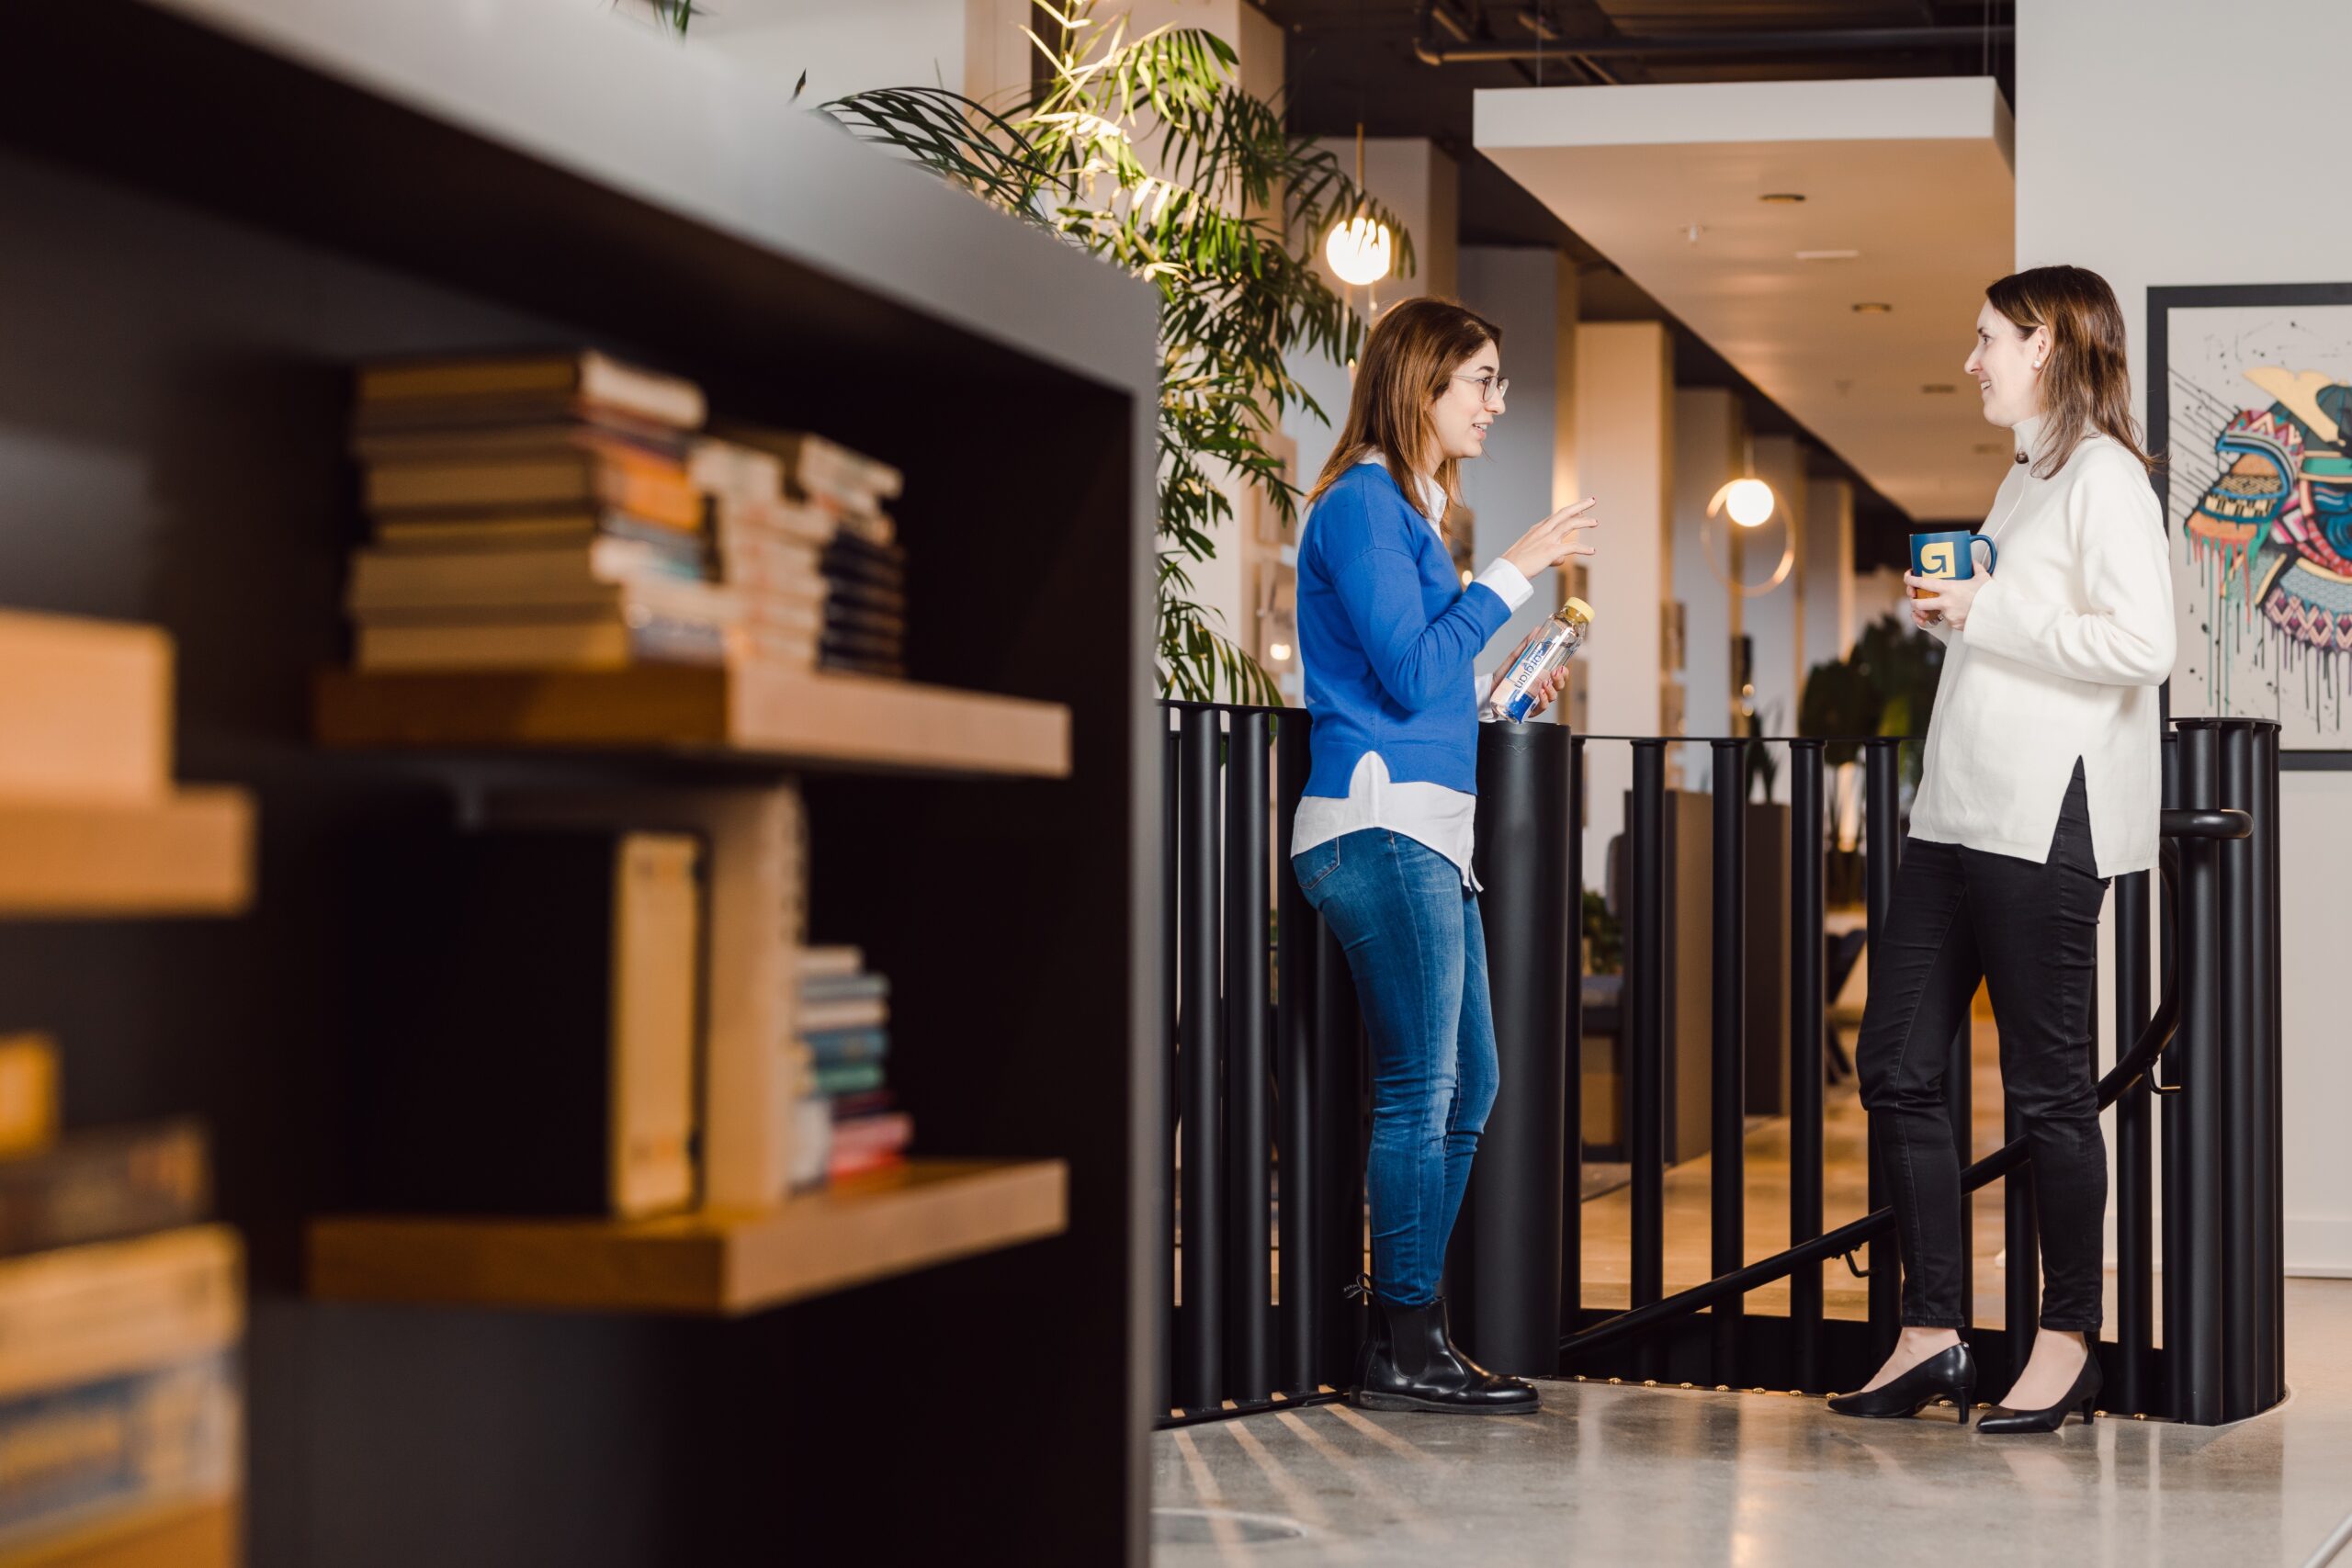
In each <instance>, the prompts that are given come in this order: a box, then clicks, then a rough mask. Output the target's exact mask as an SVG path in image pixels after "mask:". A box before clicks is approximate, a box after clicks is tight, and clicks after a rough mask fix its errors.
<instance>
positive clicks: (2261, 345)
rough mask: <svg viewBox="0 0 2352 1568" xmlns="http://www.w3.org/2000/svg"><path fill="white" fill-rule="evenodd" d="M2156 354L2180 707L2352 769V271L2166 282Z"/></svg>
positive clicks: (2155, 394) (2156, 308)
mask: <svg viewBox="0 0 2352 1568" xmlns="http://www.w3.org/2000/svg"><path fill="white" fill-rule="evenodd" d="M2148 364H2149V367H2150V376H2149V384H2148V438H2149V442H2150V444H2151V446H2152V448H2153V449H2154V450H2155V451H2157V452H2159V453H2162V454H2163V455H2164V457H2165V465H2164V466H2163V467H2162V468H2158V469H2157V471H2156V491H2157V494H2158V495H2159V496H2161V497H2162V498H2163V501H2164V509H2165V529H2166V531H2167V532H2168V533H2169V534H2170V536H2171V540H2172V570H2173V596H2174V603H2175V605H2176V607H2177V614H2178V615H2179V617H2180V625H2179V629H2180V650H2179V653H2178V654H2177V656H2176V660H2175V662H2174V666H2173V675H2172V684H2171V687H2170V703H2171V711H2172V713H2173V714H2174V716H2200V717H2202V716H2217V717H2240V718H2270V719H2277V720H2278V722H2279V724H2280V726H2281V730H2280V736H2279V744H2280V748H2281V752H2282V761H2287V762H2289V763H2290V765H2295V766H2301V767H2323V768H2324V767H2335V768H2347V769H2352V711H2348V710H2352V702H2347V698H2352V283H2323V284H2257V285H2250V286H2245V287H2232V288H2151V289H2149V290H2148Z"/></svg>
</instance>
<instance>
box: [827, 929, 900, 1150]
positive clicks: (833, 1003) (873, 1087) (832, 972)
mask: <svg viewBox="0 0 2352 1568" xmlns="http://www.w3.org/2000/svg"><path fill="white" fill-rule="evenodd" d="M889 1024H890V982H889V979H888V977H887V976H881V975H876V974H873V973H871V972H870V971H868V970H867V969H866V967H865V954H864V953H862V952H860V951H859V950H858V949H856V948H854V947H812V948H809V949H807V950H806V951H804V952H803V953H801V955H800V998H799V1029H800V1042H801V1044H802V1045H803V1046H804V1047H805V1048H806V1050H807V1052H808V1062H807V1067H808V1074H809V1078H808V1087H809V1090H810V1092H811V1094H812V1096H813V1097H814V1098H815V1099H817V1100H822V1101H823V1102H824V1104H825V1110H826V1114H825V1118H824V1121H825V1123H826V1125H827V1127H828V1129H829V1133H828V1136H827V1144H826V1155H825V1165H824V1170H825V1175H826V1177H827V1178H828V1179H834V1180H838V1179H841V1178H842V1177H848V1176H859V1175H863V1174H865V1172H867V1171H872V1170H881V1169H884V1168H888V1167H890V1166H894V1165H899V1164H903V1163H904V1162H905V1160H906V1157H907V1145H908V1144H909V1143H910V1142H911V1141H912V1140H913V1137H914V1122H913V1119H912V1118H910V1116H908V1115H907V1113H906V1112H905V1111H900V1110H899V1108H898V1101H897V1100H896V1099H895V1098H894V1097H893V1096H892V1095H891V1093H890V1089H889V1084H888V1077H887V1076H886V1074H885V1072H884V1063H885V1060H886V1058H887V1057H888V1055H889V1052H890V1028H889Z"/></svg>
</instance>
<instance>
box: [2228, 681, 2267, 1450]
mask: <svg viewBox="0 0 2352 1568" xmlns="http://www.w3.org/2000/svg"><path fill="white" fill-rule="evenodd" d="M2214 739H2215V740H2216V741H2217V742H2218V743H2219V746H2220V750H2221V759H2220V761H2221V795H2220V796H2219V799H2220V803H2221V804H2222V805H2223V806H2226V807H2233V808H2234V809H2236V810H2239V811H2247V812H2250V811H2252V809H2253V808H2254V791H2255V784H2254V731H2253V728H2251V726H2250V725H2249V724H2248V722H2247V721H2245V720H2244V719H2223V720H2221V721H2219V722H2218V723H2216V725H2215V726H2214ZM2255 855H2256V851H2255V843H2254V840H2252V839H2251V838H2246V839H2224V840H2221V842H2220V843H2219V844H2217V845H2216V846H2215V859H2216V860H2217V861H2218V862H2219V863H2220V864H2219V867H2218V873H2219V875H2218V885H2219V886H2218V890H2219V895H2220V898H2221V905H2220V917H2221V918H2220V921H2219V925H2220V930H2219V931H2218V933H2217V934H2218V936H2219V938H2220V942H2221V948H2220V960H2221V963H2220V968H2221V975H2220V980H2221V989H2220V994H2219V996H2218V997H2217V998H2216V1000H2215V1004H2214V1005H2215V1009H2216V1011H2217V1013H2218V1019H2217V1022H2218V1025H2219V1029H2218V1032H2217V1033H2216V1035H2215V1039H2216V1041H2217V1042H2218V1043H2219V1045H2220V1047H2221V1064H2220V1070H2221V1080H2222V1168H2221V1179H2222V1235H2221V1262H2222V1322H2223V1323H2224V1324H2226V1325H2228V1332H2227V1333H2226V1334H2224V1335H2223V1336H2222V1418H2223V1419H2224V1420H2228V1421H2242V1420H2244V1419H2245V1417H2247V1416H2251V1415H2253V1414H2255V1412H2256V1411H2258V1410H2260V1409H2261V1408H2262V1407H2263V1400H2262V1396H2261V1382H2262V1381H2263V1373H2262V1370H2261V1369H2263V1368H2264V1366H2265V1364H2266V1362H2267V1357H2268V1353H2269V1348H2268V1346H2267V1344H2265V1343H2264V1341H2266V1340H2267V1339H2268V1338H2269V1337H2270V1330H2271V1323H2270V1303H2269V1301H2268V1299H2267V1295H2266V1294H2265V1293H2264V1292H2263V1291H2262V1289H2261V1276H2260V1274H2259V1272H2258V1265H2257V1264H2256V1253H2255V1237H2256V1231H2257V1229H2267V1216H2265V1215H2263V1214H2262V1213H2261V1210H2260V1208H2259V1206H2258V1203H2259V1199H2260V1197H2261V1196H2262V1189H2263V1187H2264V1186H2265V1185H2266V1183H2264V1182H2263V1180H2262V1177H2261V1174H2260V1171H2261V1167H2262V1164H2263V1163H2265V1162H2267V1157H2268V1152H2269V1151H2268V1150H2267V1148H2266V1147H2265V1146H2264V1145H2265V1143H2266V1140H2265V1139H2263V1138H2262V1137H2261V1135H2260V1134H2258V1133H2257V1131H2256V1124H2257V1122H2267V1116H2264V1115H2261V1114H2260V1113H2258V1111H2257V1109H2256V1107H2257V1105H2258V1103H2259V1101H2258V1100H2257V1099H2256V1097H2257V1096H2258V1095H2259V1094H2260V1093H2261V1086H2260V1085H2258V1084H2257V1083H2256V1056H2257V1055H2260V1053H2259V1052H2258V1051H2256V1048H2255V1043H2254V1018H2255V998H2256V995H2257V994H2258V993H2259V992H2261V991H2262V989H2263V988H2264V987H2263V986H2262V982H2261V979H2260V977H2259V976H2258V975H2257V972H2256V968H2255V951H2254V950H2255V923H2256V915H2255V903H2254V877H2255V871H2254V863H2255Z"/></svg>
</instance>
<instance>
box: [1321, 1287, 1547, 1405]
mask: <svg viewBox="0 0 2352 1568" xmlns="http://www.w3.org/2000/svg"><path fill="white" fill-rule="evenodd" d="M1373 1316H1374V1327H1373V1329H1372V1332H1371V1333H1370V1334H1369V1335H1367V1336H1366V1337H1365V1339H1364V1348H1363V1353H1362V1354H1361V1355H1360V1356H1359V1357H1358V1358H1357V1365H1358V1366H1359V1367H1360V1368H1361V1369H1362V1375H1361V1376H1359V1377H1358V1378H1357V1380H1356V1387H1355V1390H1354V1392H1353V1393H1351V1394H1350V1395H1349V1396H1348V1403H1350V1404H1353V1405H1355V1406H1356V1407H1357V1408H1358V1409H1361V1410H1438V1411H1454V1412H1457V1413H1462V1414H1473V1415H1487V1414H1510V1413H1520V1414H1524V1413H1525V1412H1528V1411H1532V1410H1533V1409H1534V1408H1535V1407H1536V1404H1537V1400H1536V1394H1535V1387H1534V1385H1533V1384H1532V1383H1529V1382H1522V1381H1521V1380H1520V1379H1518V1378H1507V1377H1501V1376H1498V1375H1497V1374H1496V1373H1493V1372H1490V1371H1487V1370H1486V1369H1485V1368H1484V1367H1481V1366H1480V1365H1478V1363H1477V1362H1476V1361H1474V1360H1472V1359H1470V1358H1469V1357H1467V1356H1464V1355H1463V1354H1462V1353H1461V1352H1460V1351H1459V1350H1456V1349H1455V1348H1453V1340H1452V1339H1451V1338H1450V1337H1448V1335H1447V1333H1446V1324H1445V1298H1444V1297H1442V1296H1440V1297H1438V1298H1437V1299H1436V1300H1434V1301H1431V1302H1430V1303H1429V1304H1428V1305H1427V1306H1417V1307H1408V1306H1398V1305H1397V1303H1395V1302H1391V1301H1386V1300H1383V1299H1379V1298H1375V1299H1374V1303H1373Z"/></svg>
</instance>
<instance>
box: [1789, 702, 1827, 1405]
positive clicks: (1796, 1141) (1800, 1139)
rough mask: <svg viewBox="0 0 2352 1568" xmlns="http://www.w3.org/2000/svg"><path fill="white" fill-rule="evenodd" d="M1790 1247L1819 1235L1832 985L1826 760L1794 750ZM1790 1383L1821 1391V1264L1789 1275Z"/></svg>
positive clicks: (1805, 743) (1795, 744)
mask: <svg viewBox="0 0 2352 1568" xmlns="http://www.w3.org/2000/svg"><path fill="white" fill-rule="evenodd" d="M1789 751H1790V756H1789V833H1790V841H1789V1245H1790V1246H1791V1247H1799V1246H1802V1245H1804V1243H1805V1242H1808V1241H1811V1240H1813V1239H1814V1238H1815V1236H1817V1235H1820V1234H1821V1189H1822V1164H1821V1128H1822V1043H1823V1039H1824V1035H1823V1030H1824V1028H1825V1021H1824V1017H1823V1013H1824V1009H1825V1007H1826V1001H1827V998H1826V996H1825V995H1824V989H1825V987H1826V986H1827V984H1828V976H1827V974H1826V968H1825V963H1824V956H1823V951H1822V949H1823V932H1822V919H1823V916H1824V914H1825V912H1826V911H1825V910H1824V908H1823V902H1824V900H1823V891H1822V872H1821V865H1822V826H1821V812H1822V755H1821V742H1820V741H1818V740H1795V741H1792V742H1790V745H1789ZM1789 1340H1790V1358H1791V1363H1790V1364H1791V1379H1790V1381H1791V1382H1794V1383H1795V1384H1796V1386H1797V1387H1799V1388H1801V1389H1803V1390H1804V1391H1805V1392H1806V1393H1815V1392H1816V1391H1818V1390H1819V1389H1820V1387H1821V1265H1820V1264H1818V1263H1804V1264H1800V1265H1798V1266H1797V1268H1796V1269H1795V1270H1794V1271H1793V1272H1792V1273H1791V1274H1790V1275H1789Z"/></svg>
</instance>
